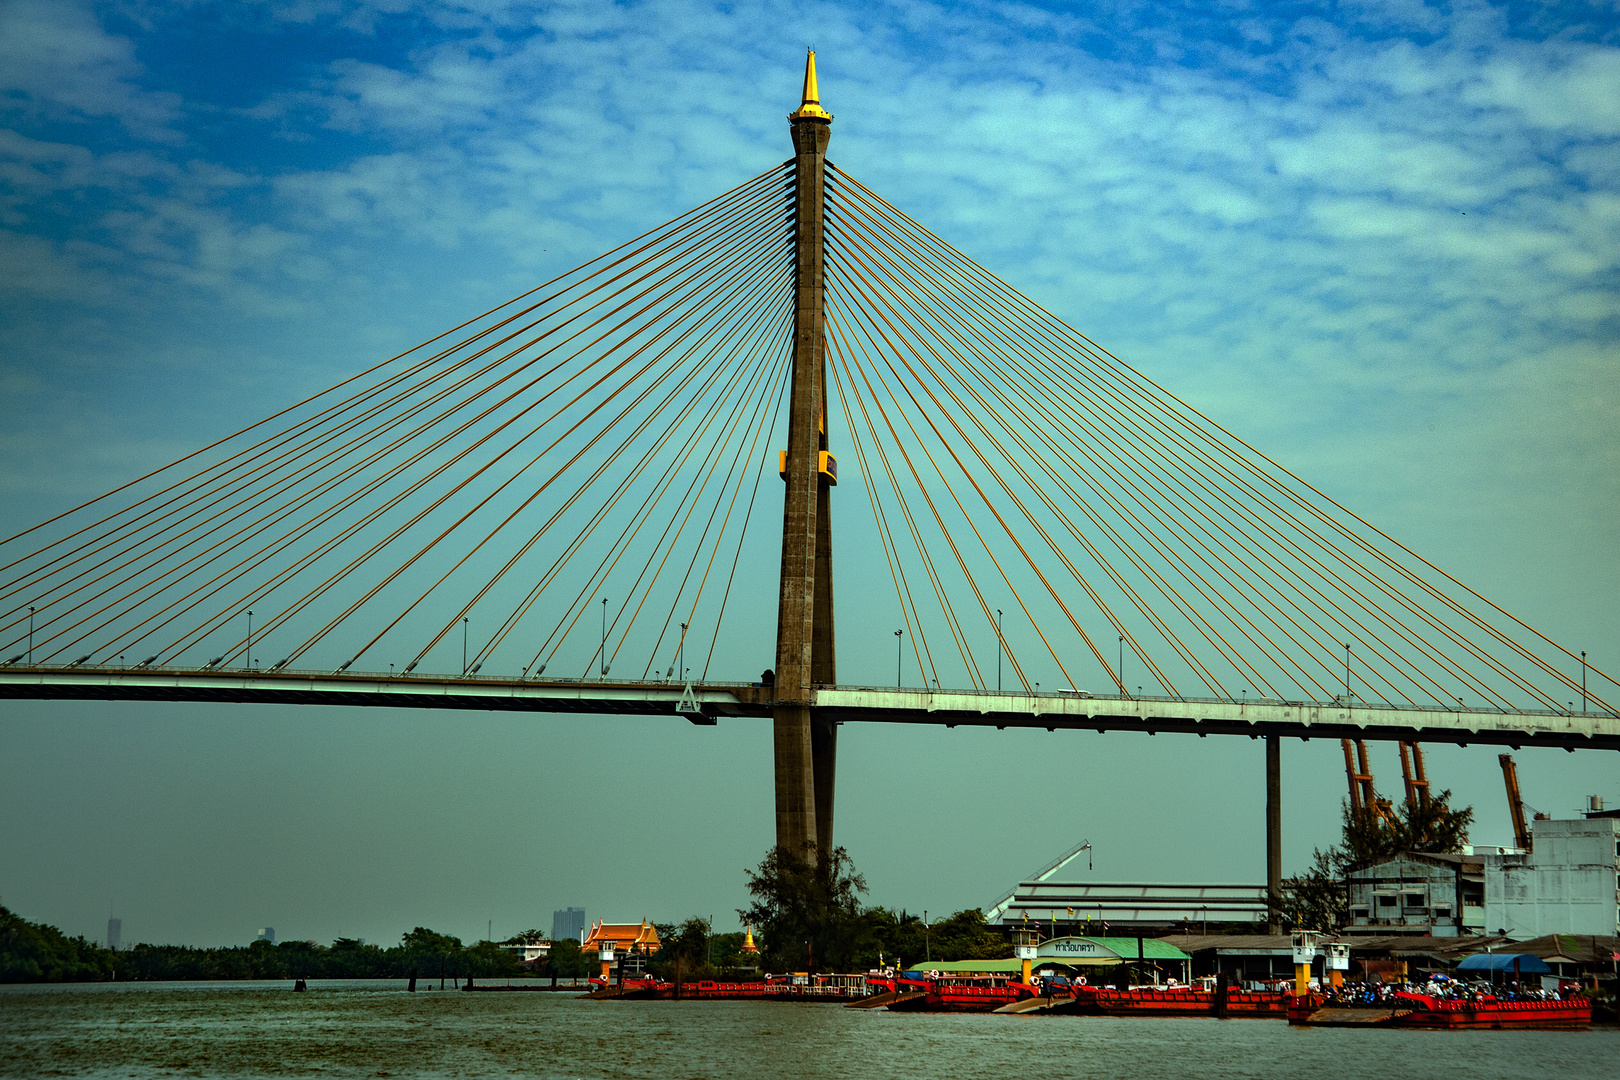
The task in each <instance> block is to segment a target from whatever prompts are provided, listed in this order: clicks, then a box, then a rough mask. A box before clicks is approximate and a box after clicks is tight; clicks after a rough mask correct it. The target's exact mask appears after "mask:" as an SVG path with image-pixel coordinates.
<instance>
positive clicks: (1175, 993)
mask: <svg viewBox="0 0 1620 1080" xmlns="http://www.w3.org/2000/svg"><path fill="white" fill-rule="evenodd" d="M1070 992H1071V993H1072V994H1073V995H1074V1004H1073V1005H1072V1006H1070V1007H1066V1008H1065V1009H1064V1010H1063V1011H1064V1012H1077V1013H1081V1014H1085V1015H1092V1016H1217V1017H1227V1018H1232V1019H1237V1018H1243V1017H1247V1018H1259V1019H1275V1020H1281V1019H1283V1018H1284V1017H1285V1016H1287V1015H1288V995H1287V994H1285V993H1283V992H1282V991H1278V990H1239V989H1237V988H1235V987H1228V988H1225V989H1217V990H1202V989H1199V988H1196V987H1191V986H1175V987H1158V986H1133V987H1131V988H1129V989H1124V990H1121V989H1117V988H1115V987H1111V986H1085V985H1081V986H1074V987H1071V988H1070Z"/></svg>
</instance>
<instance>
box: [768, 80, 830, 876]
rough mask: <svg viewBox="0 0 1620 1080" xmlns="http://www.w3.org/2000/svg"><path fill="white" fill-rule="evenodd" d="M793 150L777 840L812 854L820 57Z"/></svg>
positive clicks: (824, 812)
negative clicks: (792, 292)
mask: <svg viewBox="0 0 1620 1080" xmlns="http://www.w3.org/2000/svg"><path fill="white" fill-rule="evenodd" d="M788 123H789V125H790V128H791V130H792V133H793V150H794V162H795V167H794V173H793V181H794V203H795V206H794V217H793V221H794V242H795V259H794V276H795V306H794V327H793V385H792V392H791V396H790V399H789V404H788V445H787V453H786V456H785V459H784V461H783V474H784V479H785V480H786V481H787V494H786V498H785V500H784V503H783V509H782V585H781V597H780V602H779V605H778V608H777V612H778V614H777V628H776V702H775V706H774V710H773V724H774V731H773V734H774V740H775V759H776V842H777V844H778V845H779V846H781V847H785V848H787V849H788V850H790V851H792V852H794V853H796V854H800V855H806V856H807V855H809V854H810V853H811V852H812V850H813V849H815V848H817V847H820V848H823V849H830V848H831V847H832V820H833V788H834V784H835V762H836V758H837V752H838V729H837V726H836V725H835V724H833V723H831V722H826V721H819V720H817V719H816V717H815V716H814V715H813V713H812V710H811V707H810V705H811V701H812V696H813V691H812V687H814V686H815V685H817V684H827V683H833V682H836V681H837V674H836V669H835V666H834V661H833V599H832V519H831V515H830V512H829V511H830V498H829V496H830V493H831V488H832V485H833V484H834V483H836V482H837V465H836V464H835V463H834V462H833V461H832V459H831V457H830V456H829V455H828V453H827V384H826V372H827V366H826V336H825V328H824V322H825V315H826V276H825V258H824V254H825V249H824V243H823V233H822V202H823V190H824V183H825V177H826V162H827V142H828V139H829V138H830V137H831V135H832V114H831V113H829V112H827V110H825V109H823V108H822V107H821V101H820V92H819V90H818V88H817V86H816V54H815V53H814V52H811V53H810V54H809V56H808V57H807V58H806V60H805V67H804V99H803V102H802V103H801V104H800V105H799V108H798V110H797V111H796V112H794V113H792V114H791V115H790V116H789V117H788Z"/></svg>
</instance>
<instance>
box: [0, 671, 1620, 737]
mask: <svg viewBox="0 0 1620 1080" xmlns="http://www.w3.org/2000/svg"><path fill="white" fill-rule="evenodd" d="M0 698H55V699H75V698H76V699H85V700H114V699H119V700H148V701H228V702H247V703H283V704H301V705H350V706H353V705H385V706H391V707H394V708H416V709H483V710H490V711H517V712H569V713H610V714H617V715H644V716H674V715H685V716H687V717H688V718H689V719H692V720H693V721H694V722H696V723H713V722H714V721H715V720H717V719H719V718H722V717H768V716H770V715H771V709H772V707H773V705H774V704H775V695H774V691H773V690H772V688H771V687H767V686H758V685H752V684H748V683H728V682H704V683H697V684H694V685H693V686H692V689H691V697H690V698H689V699H688V698H687V697H686V688H685V687H683V686H681V685H679V684H677V683H671V682H662V681H659V682H633V681H619V680H595V679H586V680H569V679H550V680H542V679H498V678H483V677H478V676H473V677H467V678H458V677H453V676H452V677H446V676H435V675H417V674H412V675H402V676H390V675H381V674H368V673H358V674H357V673H352V672H347V673H344V674H341V675H336V674H328V673H314V672H296V671H280V672H262V673H253V674H249V673H247V672H244V671H221V670H203V669H196V668H186V669H177V668H73V667H65V668H64V667H22V666H12V667H5V668H0ZM694 705H695V706H696V707H695V708H694ZM815 708H816V710H817V712H818V713H820V714H821V715H822V716H825V717H829V718H831V719H835V720H837V721H839V722H840V723H858V722H860V723H871V722H882V723H902V724H943V725H944V726H946V727H958V726H977V727H995V728H998V729H1001V728H1045V729H1047V730H1048V731H1055V730H1057V729H1059V728H1072V729H1088V730H1095V731H1140V732H1146V733H1148V734H1150V735H1156V734H1158V733H1159V732H1161V731H1163V732H1185V733H1192V734H1197V735H1200V736H1202V735H1249V736H1253V737H1258V736H1261V735H1284V736H1289V737H1297V738H1304V739H1312V738H1331V739H1340V738H1356V739H1409V740H1415V741H1419V742H1455V743H1461V744H1467V743H1471V742H1478V743H1500V744H1505V745H1510V746H1521V745H1526V746H1562V747H1564V748H1566V749H1571V750H1574V749H1609V750H1620V717H1615V716H1612V715H1606V714H1597V713H1579V712H1574V713H1553V712H1495V711H1469V710H1465V709H1443V708H1439V707H1434V708H1426V709H1425V708H1394V707H1389V706H1378V705H1366V704H1362V703H1359V702H1358V703H1355V704H1353V705H1351V706H1346V705H1344V704H1343V703H1341V702H1286V701H1247V702H1230V701H1197V700H1177V699H1166V698H1118V697H1092V696H1086V695H1081V694H1075V693H1066V692H1065V693H1041V694H1030V693H1000V694H998V693H994V692H984V691H974V690H938V691H929V690H921V689H896V688H894V687H855V686H831V687H822V688H819V689H818V690H817V691H816V693H815Z"/></svg>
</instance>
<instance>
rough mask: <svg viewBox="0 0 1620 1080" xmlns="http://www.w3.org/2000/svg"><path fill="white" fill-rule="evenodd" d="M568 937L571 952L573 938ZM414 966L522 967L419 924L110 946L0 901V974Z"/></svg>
mask: <svg viewBox="0 0 1620 1080" xmlns="http://www.w3.org/2000/svg"><path fill="white" fill-rule="evenodd" d="M571 944H572V945H573V949H574V955H575V957H576V958H577V957H578V954H579V943H578V942H572V943H571ZM565 951H566V950H565ZM413 969H420V970H421V973H422V974H424V975H425V974H427V973H428V972H429V971H430V970H432V971H433V972H434V974H437V973H438V972H439V971H441V970H442V971H443V972H444V973H445V974H446V975H447V976H454V977H464V976H466V975H468V974H471V975H473V976H475V977H479V978H496V977H501V976H507V975H517V974H522V973H523V968H522V965H521V964H520V963H519V962H518V960H517V958H516V957H515V956H513V955H512V953H511V952H509V951H508V950H506V949H503V948H501V947H500V946H499V945H497V944H495V943H494V942H489V941H481V942H479V943H478V944H476V945H474V946H472V947H470V948H466V947H463V946H462V944H461V941H460V940H459V939H457V938H454V937H451V936H449V935H447V934H440V933H437V932H436V931H433V930H429V929H427V928H425V927H421V926H419V927H417V928H416V929H415V930H412V931H411V932H410V933H408V934H406V935H404V937H403V938H402V939H401V941H400V944H399V945H397V946H396V947H394V948H392V949H382V948H378V947H377V946H376V945H367V944H366V943H365V942H363V941H356V940H354V939H353V938H338V939H337V940H336V941H334V942H332V944H331V946H330V947H326V946H321V945H317V944H316V943H315V942H313V941H283V942H281V943H279V944H276V945H272V944H271V943H270V942H268V941H255V942H253V943H252V944H250V945H241V946H234V947H229V948H222V949H196V948H191V947H189V946H185V945H135V946H133V947H131V948H129V949H120V950H118V951H117V952H114V951H112V950H109V949H104V948H102V947H101V946H99V945H97V944H96V943H95V942H92V941H87V940H85V939H84V938H82V937H73V938H70V937H68V936H67V935H65V934H63V933H62V932H61V931H60V930H58V929H56V928H55V927H54V926H46V925H44V924H41V923H31V922H29V921H27V920H26V919H23V918H21V917H19V916H18V915H16V914H14V913H12V912H11V911H8V910H7V909H5V908H4V907H0V982H98V981H106V980H112V979H117V980H120V981H123V980H132V981H147V980H163V981H197V980H204V979H393V978H404V977H406V976H407V975H409V974H410V973H411V971H412V970H413ZM584 973H585V972H583V971H581V972H580V974H584ZM568 974H573V973H572V972H569V973H568Z"/></svg>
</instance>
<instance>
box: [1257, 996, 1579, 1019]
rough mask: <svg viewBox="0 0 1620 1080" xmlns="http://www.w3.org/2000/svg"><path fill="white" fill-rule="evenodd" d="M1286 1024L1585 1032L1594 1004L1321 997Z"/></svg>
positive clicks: (1295, 1008) (1298, 1003)
mask: <svg viewBox="0 0 1620 1080" xmlns="http://www.w3.org/2000/svg"><path fill="white" fill-rule="evenodd" d="M1288 1022H1289V1023H1290V1024H1297V1025H1300V1026H1305V1027H1363V1026H1371V1027H1400V1028H1585V1027H1589V1026H1590V1025H1591V1023H1592V1002H1591V1000H1590V999H1588V998H1585V997H1573V998H1565V999H1562V1000H1559V999H1551V1000H1546V1001H1535V1000H1531V1001H1505V1000H1498V999H1497V998H1495V997H1492V996H1491V995H1489V994H1486V995H1482V996H1480V997H1478V998H1474V999H1472V1000H1449V999H1445V998H1436V997H1431V996H1429V995H1428V994H1414V993H1409V992H1407V991H1399V992H1397V993H1395V994H1394V995H1392V996H1391V997H1390V998H1389V1000H1388V1001H1383V1002H1378V1003H1377V1004H1372V1005H1338V1004H1334V1003H1332V1002H1330V1001H1328V1000H1327V999H1325V998H1324V997H1322V995H1320V994H1306V995H1304V996H1303V997H1297V998H1294V999H1293V1001H1292V1003H1290V1005H1289V1007H1288Z"/></svg>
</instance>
